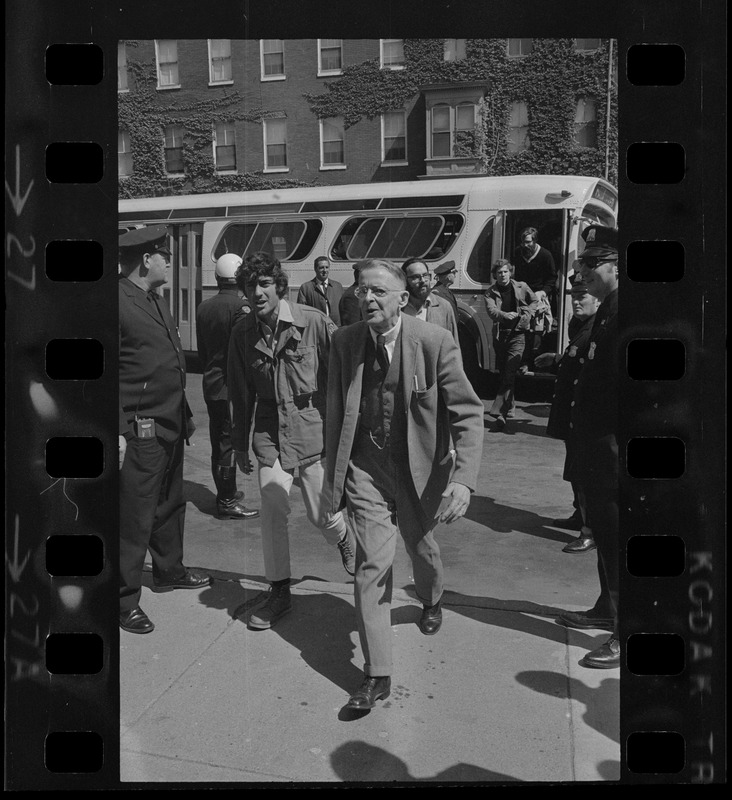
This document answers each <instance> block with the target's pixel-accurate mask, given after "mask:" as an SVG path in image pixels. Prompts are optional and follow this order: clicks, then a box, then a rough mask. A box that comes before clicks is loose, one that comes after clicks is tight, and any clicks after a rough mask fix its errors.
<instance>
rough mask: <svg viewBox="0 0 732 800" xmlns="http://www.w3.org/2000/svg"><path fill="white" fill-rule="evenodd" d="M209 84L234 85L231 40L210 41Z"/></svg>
mask: <svg viewBox="0 0 732 800" xmlns="http://www.w3.org/2000/svg"><path fill="white" fill-rule="evenodd" d="M208 64H209V78H208V79H209V83H233V81H232V80H231V39H209V40H208Z"/></svg>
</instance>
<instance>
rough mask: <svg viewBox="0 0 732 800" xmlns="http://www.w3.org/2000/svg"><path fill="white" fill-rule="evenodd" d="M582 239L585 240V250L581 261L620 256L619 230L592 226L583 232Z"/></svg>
mask: <svg viewBox="0 0 732 800" xmlns="http://www.w3.org/2000/svg"><path fill="white" fill-rule="evenodd" d="M582 238H583V239H584V240H585V249H584V250H583V251H582V255H580V260H582V259H584V258H598V257H604V258H607V257H610V256H617V254H618V229H617V228H606V227H605V226H604V225H590V226H589V227H587V228H585V229H584V231H582Z"/></svg>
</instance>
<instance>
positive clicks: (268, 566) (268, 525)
mask: <svg viewBox="0 0 732 800" xmlns="http://www.w3.org/2000/svg"><path fill="white" fill-rule="evenodd" d="M298 474H299V478H300V491H301V492H302V499H303V501H304V503H305V511H306V513H307V516H308V520H309V521H310V523H311V524H312V525H314V526H315V527H316V528H318V530H320V532H321V533H322V534H323V536H324V537H325V540H326V541H327V542H328V544H331V545H336V544H338V542H339V541H340V540H341V539H342V538H343V536H344V535H345V533H346V521H345V519H344V517H343V514H342V513H341V512H340V511H339V512H338V513H336V514H329V513H328V512H327V511H326V509H327V508H328V507H329V502H328V498H327V497H326V495H325V493H324V488H323V487H324V484H325V460H324V459H320V460H319V461H314V462H313V463H312V464H308V465H307V466H305V467H298ZM294 480H295V470H294V469H283V468H282V465H281V464H280V461H279V459H277V461H275V463H274V464H273V465H272V466H271V467H265V466H264V465H262V464H260V465H259V491H260V495H261V509H260V517H261V520H262V550H263V555H264V574H265V577H266V578H267V580H268V581H281V580H285V579H286V578H290V577H292V576H291V570H290V537H289V531H288V520H289V516H290V489H291V488H292V484H293V482H294Z"/></svg>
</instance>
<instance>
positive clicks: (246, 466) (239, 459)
mask: <svg viewBox="0 0 732 800" xmlns="http://www.w3.org/2000/svg"><path fill="white" fill-rule="evenodd" d="M234 455H235V457H236V466H237V467H239V469H240V470H241V471H242V472H243V473H244V474H245V475H251V473H252V470H253V469H254V466H253V465H252V462H251V461H250V460H249V453H247V452H245V451H244V450H235V451H234Z"/></svg>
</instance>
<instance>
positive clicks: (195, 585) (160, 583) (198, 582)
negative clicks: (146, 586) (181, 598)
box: [153, 569, 211, 592]
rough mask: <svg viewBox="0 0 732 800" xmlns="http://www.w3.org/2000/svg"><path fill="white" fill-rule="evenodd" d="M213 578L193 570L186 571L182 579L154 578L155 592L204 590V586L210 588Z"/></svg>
mask: <svg viewBox="0 0 732 800" xmlns="http://www.w3.org/2000/svg"><path fill="white" fill-rule="evenodd" d="M210 584H211V576H210V575H204V574H203V573H201V572H194V571H193V570H192V569H186V571H185V572H184V573H183V575H182V577H180V578H175V579H174V580H171V581H164V580H155V578H153V591H158V592H160V591H167V590H168V589H202V588H203V587H204V586H210Z"/></svg>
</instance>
